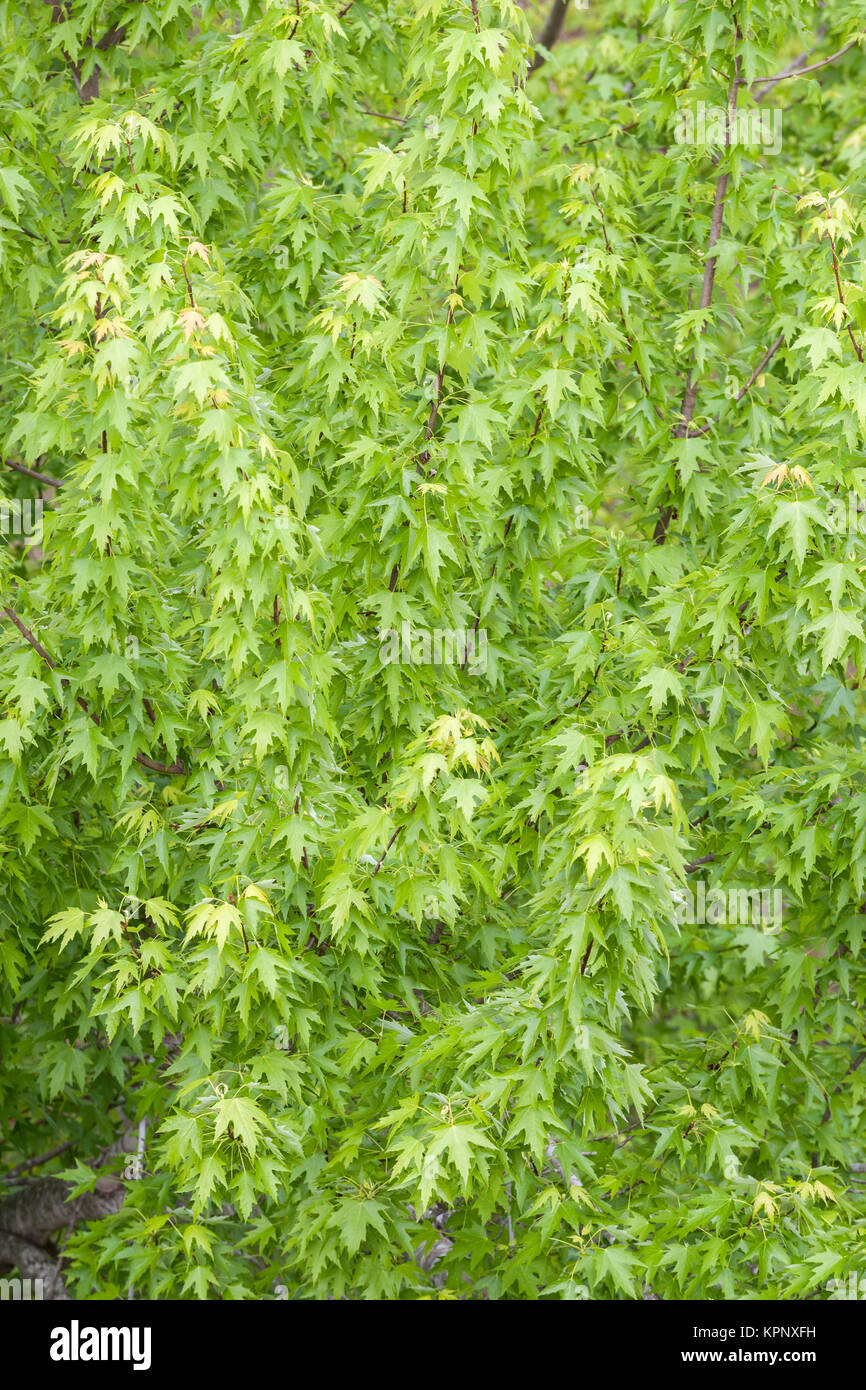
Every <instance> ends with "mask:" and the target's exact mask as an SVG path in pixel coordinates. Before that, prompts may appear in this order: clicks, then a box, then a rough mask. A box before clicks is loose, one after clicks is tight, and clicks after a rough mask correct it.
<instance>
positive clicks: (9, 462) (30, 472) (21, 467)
mask: <svg viewBox="0 0 866 1390" xmlns="http://www.w3.org/2000/svg"><path fill="white" fill-rule="evenodd" d="M3 462H4V463H5V465H6V467H7V468H14V469H15V471H16V473H24V474H26V476H27V477H28V478H35V479H36V481H37V483H45V485H46V487H63V482H62V479H60V478H49V476H48V474H47V473H37V472H36V470H35V468H27V467H26V465H25V464H23V463H18V462H17V461H16V460H15V459H3Z"/></svg>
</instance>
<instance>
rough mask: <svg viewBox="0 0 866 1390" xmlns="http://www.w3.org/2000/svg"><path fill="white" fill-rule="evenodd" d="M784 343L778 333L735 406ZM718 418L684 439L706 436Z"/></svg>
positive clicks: (782, 334) (783, 339) (742, 388)
mask: <svg viewBox="0 0 866 1390" xmlns="http://www.w3.org/2000/svg"><path fill="white" fill-rule="evenodd" d="M784 341H785V335H784V333H780V334H779V336H778V338H777V339H776V341H775V342H774V343H771V345H770V346H769V347H768V348H767V351H766V352H765V353H764V355H763V357H762V358H761V360H760V362H759V363H758V365H757V367H756V368H755V370H754V371H753V372H752V375H751V376H750V377H749V380H748V381H747V382H746V384H745V386H743V387H741V388H740V390H739V391H738V392H737V394H736V396H735V397H734V403H735V404H736V403H737V402H738V401H741V400H742V399H743V397H744V396H745V394H746V392H747V391H749V390H751V388H752V387H753V386H754V384H755V382H756V381H757V380H758V377H759V376H760V375H761V372H762V371H763V370H764V368H765V367H766V366H767V364H768V363H769V362H770V360H771V358H773V357H775V355H776V353H777V352H778V351H779V348H780V347H781V346H782V343H783V342H784ZM855 346H856V345H855ZM719 418H720V417H719V416H718V415H716V416H715V418H714V419H713V420H712V421H711V423H710V424H709V425H701V427H700V429H696V430H689V431H688V434H687V435H686V436H685V437H686V438H687V439H697V438H699V436H700V435H702V434H706V433H707V432H708V431H709V430H710V429H712V426H713V425H714V424H716V425H717V424H718V423H719Z"/></svg>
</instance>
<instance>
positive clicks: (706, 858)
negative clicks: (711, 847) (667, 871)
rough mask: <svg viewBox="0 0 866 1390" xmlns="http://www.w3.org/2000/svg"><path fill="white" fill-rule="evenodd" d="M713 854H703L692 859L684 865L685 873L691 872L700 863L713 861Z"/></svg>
mask: <svg viewBox="0 0 866 1390" xmlns="http://www.w3.org/2000/svg"><path fill="white" fill-rule="evenodd" d="M715 857H716V856H715V855H714V854H705V855H704V856H703V858H702V859H693V860H692V862H691V864H687V865H686V873H687V874H693V873H694V872H695V870H696V869H699V868H700V867H701V865H702V864H712V863H714V862H715Z"/></svg>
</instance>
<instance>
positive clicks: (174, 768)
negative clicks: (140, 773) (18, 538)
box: [0, 607, 186, 777]
mask: <svg viewBox="0 0 866 1390" xmlns="http://www.w3.org/2000/svg"><path fill="white" fill-rule="evenodd" d="M0 611H2V613H3V614H5V616H6V617H7V618H8V619H9V621H10V622H12V623H14V624H15V626H16V627H17V629H18V631H19V632H20V633H21V636H22V637H23V638H24V640H25V641H26V642H28V643H29V644H30V646H31V647H32V648H33V650H34V651H35V653H36V655H37V656H38V657H40V658H41V660H42V661H44V662H45V664H46V666H48V667H49V668H50V669H51V670H52V671H56V670H57V669H58V667H57V662H56V661H55V660H54V658H53V657H51V656H49V654H48V652H47V651H46V650H45V648H44V647H43V645H42V643H41V642H40V641H38V640H37V638H36V637H35V636H34V635H33V633H32V632H31V631H30V629H29V627H27V626H25V624H24V623H22V621H21V619H20V618H19V617H18V614H17V613H16V612H14V610H13V609H11V608H9V607H6V608H4V609H2V610H0ZM60 681H61V684H62V685H69V684H70V680H69V677H68V676H61V677H60ZM75 700H76V703H77V704H78V706H79V708H80V709H82V710H84V713H85V714H86V715H88V716H89V718H90V719H92V720H93V723H94V724H96V725H97V727H98V725H99V720H98V718H97V717H96V715H95V714H92V713H91V710H90V706H89V705H88V703H87V701H86V700H85V699H83V698H82V697H81V696H80V695H76V697H75ZM135 761H136V762H137V763H140V764H141V766H142V767H149V768H150V769H151V771H152V772H160V773H162V774H163V775H164V776H166V777H177V776H182V775H183V774H184V773H185V772H186V768H185V767H184V765H183V763H182V762H180V760H178V761H177V762H174V763H172V764H171V766H168V765H167V764H166V763H160V762H155V761H154V759H153V758H148V757H146V756H145V754H144V753H136V755H135Z"/></svg>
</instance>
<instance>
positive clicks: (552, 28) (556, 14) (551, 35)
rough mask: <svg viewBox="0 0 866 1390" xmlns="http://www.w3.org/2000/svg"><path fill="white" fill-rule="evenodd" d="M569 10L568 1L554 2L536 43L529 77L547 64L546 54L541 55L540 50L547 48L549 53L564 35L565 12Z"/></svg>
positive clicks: (554, 0) (555, 0)
mask: <svg viewBox="0 0 866 1390" xmlns="http://www.w3.org/2000/svg"><path fill="white" fill-rule="evenodd" d="M567 9H568V0H553V5H552V7H551V10H550V14H549V15H548V16H547V22H546V23H545V26H544V28H543V29H542V31H541V33H540V34H539V36H538V40H537V42H536V46H535V57H534V58H533V59H532V62H531V63H530V64H529V72H528V73H527V76H528V77H531V76H532V74H533V73H534V72H537V70H538V69H539V68H540V67H541V65H542V63H546V62H547V57H546V55H545V54H544V53H541V52H540V51H539V50H540V49H541V48H546V49H547V51H548V53H549V52H550V50H551V49H552V48H553V45H554V44H555V43H556V41H557V39H558V38H559V36H560V34H561V33H562V26H563V24H564V23H565V12H566V10H567Z"/></svg>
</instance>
